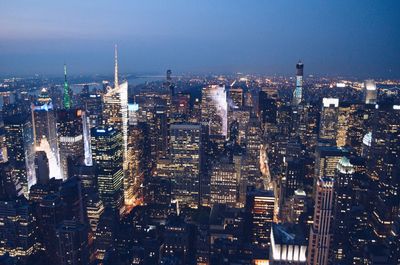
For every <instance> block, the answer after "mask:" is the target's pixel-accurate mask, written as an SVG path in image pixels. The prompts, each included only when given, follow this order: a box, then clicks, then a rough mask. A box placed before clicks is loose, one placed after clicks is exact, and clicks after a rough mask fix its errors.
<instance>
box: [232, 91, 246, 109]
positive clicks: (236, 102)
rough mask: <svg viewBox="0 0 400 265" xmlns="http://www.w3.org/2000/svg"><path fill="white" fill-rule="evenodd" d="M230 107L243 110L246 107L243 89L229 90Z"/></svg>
mask: <svg viewBox="0 0 400 265" xmlns="http://www.w3.org/2000/svg"><path fill="white" fill-rule="evenodd" d="M228 103H229V104H228V105H229V107H230V108H241V107H243V105H244V94H243V88H241V87H231V88H229V90H228Z"/></svg>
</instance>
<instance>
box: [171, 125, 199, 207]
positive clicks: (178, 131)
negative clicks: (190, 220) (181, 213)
mask: <svg viewBox="0 0 400 265" xmlns="http://www.w3.org/2000/svg"><path fill="white" fill-rule="evenodd" d="M202 156H203V143H202V126H201V125H200V124H188V123H182V124H172V125H171V127H170V158H171V161H172V163H173V164H174V165H179V167H177V168H176V169H175V170H174V171H173V176H172V194H173V198H174V199H176V200H178V201H179V204H183V205H188V206H192V207H197V206H198V203H199V199H200V198H199V194H200V177H201V169H202V159H203V157H202Z"/></svg>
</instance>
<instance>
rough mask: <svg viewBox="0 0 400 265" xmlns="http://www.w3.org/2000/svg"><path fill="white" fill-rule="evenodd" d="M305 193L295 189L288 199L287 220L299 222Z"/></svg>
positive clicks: (303, 210)
mask: <svg viewBox="0 0 400 265" xmlns="http://www.w3.org/2000/svg"><path fill="white" fill-rule="evenodd" d="M306 199H307V195H306V193H305V192H304V190H301V189H297V190H295V191H294V195H293V196H292V197H291V199H290V203H289V205H290V208H289V214H288V218H287V219H288V221H289V222H290V223H295V224H298V223H300V216H301V215H302V214H303V213H304V212H305V210H306V208H305V206H306Z"/></svg>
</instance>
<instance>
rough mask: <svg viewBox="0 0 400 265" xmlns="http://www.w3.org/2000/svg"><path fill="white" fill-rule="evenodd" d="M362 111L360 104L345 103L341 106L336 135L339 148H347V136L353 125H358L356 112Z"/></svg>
mask: <svg viewBox="0 0 400 265" xmlns="http://www.w3.org/2000/svg"><path fill="white" fill-rule="evenodd" d="M358 109H360V106H359V105H358V104H351V103H347V102H346V103H344V102H341V103H340V104H339V112H338V125H337V135H336V145H337V146H339V147H342V146H345V145H346V142H348V141H347V137H348V136H347V135H348V134H349V130H350V128H351V127H352V126H354V125H353V124H355V125H357V121H355V120H354V118H356V114H355V113H356V111H357V110H358Z"/></svg>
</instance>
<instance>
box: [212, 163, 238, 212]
mask: <svg viewBox="0 0 400 265" xmlns="http://www.w3.org/2000/svg"><path fill="white" fill-rule="evenodd" d="M238 188H239V184H238V176H237V172H236V168H235V164H234V163H229V162H228V161H218V162H216V163H215V164H214V165H213V166H212V170H211V185H210V204H211V205H214V204H216V203H222V204H227V205H230V206H232V207H235V206H236V201H237V195H238Z"/></svg>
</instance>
